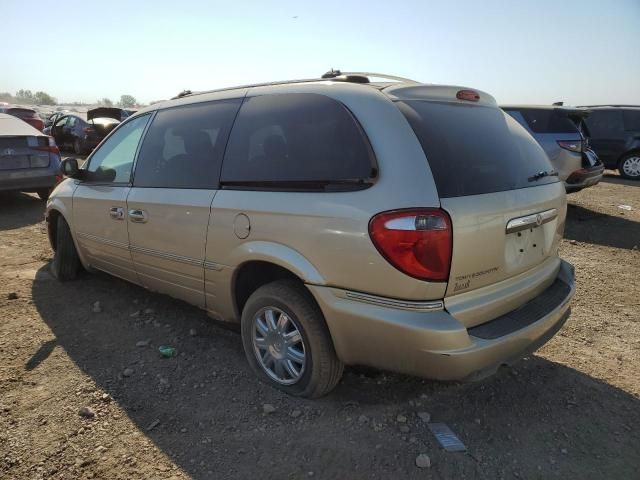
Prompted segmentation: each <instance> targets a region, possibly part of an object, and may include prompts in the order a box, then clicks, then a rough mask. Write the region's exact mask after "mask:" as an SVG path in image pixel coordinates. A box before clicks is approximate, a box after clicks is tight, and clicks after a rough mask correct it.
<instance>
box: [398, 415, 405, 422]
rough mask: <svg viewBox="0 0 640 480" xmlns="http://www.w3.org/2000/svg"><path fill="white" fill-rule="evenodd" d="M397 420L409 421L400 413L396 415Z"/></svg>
mask: <svg viewBox="0 0 640 480" xmlns="http://www.w3.org/2000/svg"><path fill="white" fill-rule="evenodd" d="M396 421H397V422H398V423H407V417H405V416H404V415H398V416H397V417H396Z"/></svg>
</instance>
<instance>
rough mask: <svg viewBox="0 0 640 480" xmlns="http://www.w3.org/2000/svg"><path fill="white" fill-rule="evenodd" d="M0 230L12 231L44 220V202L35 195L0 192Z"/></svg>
mask: <svg viewBox="0 0 640 480" xmlns="http://www.w3.org/2000/svg"><path fill="white" fill-rule="evenodd" d="M0 209H2V216H1V217H0V230H13V229H16V228H21V227H26V226H28V225H33V224H35V223H39V222H42V221H43V220H44V210H45V202H43V201H42V200H40V198H39V197H38V196H37V195H36V194H26V193H17V192H16V193H14V192H0Z"/></svg>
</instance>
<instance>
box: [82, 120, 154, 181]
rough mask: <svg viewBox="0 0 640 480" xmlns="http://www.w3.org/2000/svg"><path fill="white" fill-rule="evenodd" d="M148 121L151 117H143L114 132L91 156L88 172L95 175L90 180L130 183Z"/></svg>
mask: <svg viewBox="0 0 640 480" xmlns="http://www.w3.org/2000/svg"><path fill="white" fill-rule="evenodd" d="M148 121H149V115H148V114H147V115H142V116H140V117H138V118H134V119H133V120H131V121H129V122H126V123H123V124H122V125H121V126H120V128H118V129H117V130H116V131H115V132H113V135H111V136H110V137H109V138H108V139H107V140H106V141H105V142H104V143H103V144H102V145H100V148H98V150H96V151H95V152H94V153H93V155H91V159H90V160H89V166H88V167H87V171H89V172H91V173H92V174H93V175H89V177H88V180H93V181H100V182H103V181H104V182H114V183H128V182H129V180H130V179H131V169H132V167H133V159H134V158H135V155H136V150H137V149H138V143H139V142H140V137H141V136H142V132H143V131H144V127H145V126H146V125H147V122H148Z"/></svg>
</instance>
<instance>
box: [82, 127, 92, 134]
mask: <svg viewBox="0 0 640 480" xmlns="http://www.w3.org/2000/svg"><path fill="white" fill-rule="evenodd" d="M82 131H83V132H84V133H93V132H95V130H94V129H93V128H92V127H84V128H83V129H82Z"/></svg>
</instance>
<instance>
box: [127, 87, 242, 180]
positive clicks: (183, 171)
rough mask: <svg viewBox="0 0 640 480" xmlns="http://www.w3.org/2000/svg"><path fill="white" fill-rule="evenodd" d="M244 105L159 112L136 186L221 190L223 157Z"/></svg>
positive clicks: (146, 143) (138, 169)
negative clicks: (234, 121)
mask: <svg viewBox="0 0 640 480" xmlns="http://www.w3.org/2000/svg"><path fill="white" fill-rule="evenodd" d="M241 102H242V100H240V99H235V100H222V101H216V102H207V103H197V104H194V105H186V106H183V107H175V108H169V109H166V110H160V111H159V112H158V113H157V114H156V116H155V118H154V119H153V122H152V123H151V126H150V127H149V130H148V132H147V134H146V136H145V139H144V141H143V142H142V148H141V149H140V155H139V156H138V162H137V164H136V172H135V177H134V180H133V184H134V186H136V187H162V188H218V175H219V174H220V166H221V164H222V156H223V155H224V149H225V146H226V143H227V139H228V137H229V131H230V130H231V125H232V124H233V120H234V118H235V116H236V113H237V111H238V108H239V106H240V103H241Z"/></svg>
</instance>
